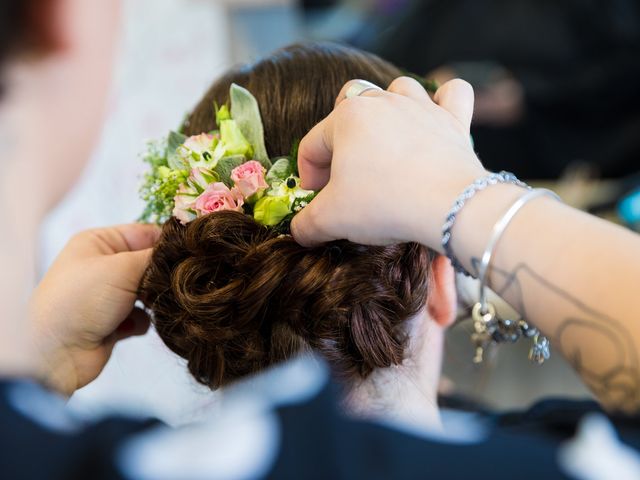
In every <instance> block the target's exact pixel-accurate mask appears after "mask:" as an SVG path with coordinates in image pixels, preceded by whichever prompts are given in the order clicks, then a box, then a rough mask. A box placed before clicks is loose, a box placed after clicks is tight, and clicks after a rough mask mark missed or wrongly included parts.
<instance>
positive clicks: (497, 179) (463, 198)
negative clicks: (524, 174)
mask: <svg viewBox="0 0 640 480" xmlns="http://www.w3.org/2000/svg"><path fill="white" fill-rule="evenodd" d="M498 183H509V184H513V185H517V186H519V187H523V188H527V189H531V187H529V186H528V185H527V184H526V183H524V182H521V181H520V180H518V179H517V178H516V176H515V175H514V174H512V173H509V172H505V171H502V172H498V173H491V174H489V175H486V176H484V177H481V178H479V179H477V180H476V181H475V182H473V183H472V184H471V185H469V186H468V187H467V188H465V189H464V191H463V192H462V193H461V194H460V195H459V196H458V198H456V201H455V202H454V203H453V206H452V207H451V210H450V211H449V213H448V215H447V219H446V221H445V223H444V225H443V226H442V248H443V250H444V253H445V255H446V256H447V257H448V258H449V260H451V265H452V266H453V268H454V269H455V271H456V272H458V273H463V274H464V275H466V276H469V277H470V276H471V274H470V273H469V272H468V271H467V270H466V269H465V268H464V267H463V266H462V264H461V263H460V261H458V259H457V258H456V256H455V255H454V253H453V249H452V247H451V231H452V229H453V226H454V225H455V222H456V218H457V215H458V213H459V212H460V210H462V208H463V207H464V206H465V204H466V202H467V201H468V200H469V199H470V198H472V197H473V196H474V195H475V194H476V193H478V192H479V191H481V190H484V189H485V188H487V187H489V186H490V185H496V184H498Z"/></svg>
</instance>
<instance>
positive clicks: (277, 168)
mask: <svg viewBox="0 0 640 480" xmlns="http://www.w3.org/2000/svg"><path fill="white" fill-rule="evenodd" d="M291 175H293V162H292V161H291V160H290V159H288V158H286V157H283V158H279V159H278V160H276V161H275V163H274V164H273V166H272V167H271V168H270V169H269V171H268V173H267V177H266V178H267V183H268V184H269V185H271V184H272V183H274V182H277V181H281V182H284V181H285V180H286V179H287V178H289V177H290V176H291Z"/></svg>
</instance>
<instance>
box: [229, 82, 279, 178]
mask: <svg viewBox="0 0 640 480" xmlns="http://www.w3.org/2000/svg"><path fill="white" fill-rule="evenodd" d="M229 98H231V117H232V118H233V119H234V120H235V121H236V122H237V123H238V127H240V131H241V132H242V133H243V135H244V137H245V138H246V139H247V140H248V141H249V143H250V144H251V146H252V147H253V153H254V155H253V156H254V159H255V160H258V161H259V162H260V163H261V164H262V166H263V167H264V168H266V169H267V170H269V169H270V168H271V161H270V160H269V155H268V154H267V149H266V147H265V145H264V126H263V125H262V117H261V116H260V107H259V106H258V101H257V100H256V99H255V97H254V96H253V95H251V92H249V90H247V89H246V88H243V87H241V86H239V85H236V84H235V83H233V84H231V89H230V91H229Z"/></svg>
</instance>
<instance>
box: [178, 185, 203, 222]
mask: <svg viewBox="0 0 640 480" xmlns="http://www.w3.org/2000/svg"><path fill="white" fill-rule="evenodd" d="M196 198H197V195H195V194H194V193H193V192H192V191H191V190H190V189H188V188H187V187H186V186H185V185H182V186H181V187H180V189H179V190H178V193H177V194H176V196H175V199H174V200H175V207H174V209H173V216H174V217H176V218H177V219H178V220H180V223H182V224H183V225H186V224H187V223H189V222H191V221H192V220H195V218H196V214H195V203H196Z"/></svg>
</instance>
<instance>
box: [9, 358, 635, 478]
mask: <svg viewBox="0 0 640 480" xmlns="http://www.w3.org/2000/svg"><path fill="white" fill-rule="evenodd" d="M303 368H315V367H309V364H306V365H303ZM309 371H310V372H311V373H310V374H311V375H313V374H314V372H312V371H311V370H309ZM303 373H304V372H303ZM274 379H275V381H276V383H277V379H278V376H277V375H276V376H273V375H272V376H271V378H269V381H268V382H263V383H262V384H260V383H259V382H258V384H257V386H255V385H254V386H252V387H251V388H250V389H249V390H247V389H245V390H244V391H243V392H242V395H254V396H256V398H260V399H262V400H265V399H266V401H267V402H270V407H269V408H267V409H266V410H264V411H263V412H262V413H261V414H260V415H261V417H260V418H265V419H266V418H269V417H270V416H273V419H275V422H276V424H277V425H278V431H279V433H278V435H276V436H274V437H273V441H272V442H271V443H273V445H275V446H276V449H275V450H274V452H275V455H273V456H272V457H268V458H269V459H270V460H269V461H268V462H267V463H266V466H265V467H263V468H262V469H261V470H259V471H258V470H256V471H254V472H253V473H252V474H250V475H249V474H247V473H246V472H245V475H244V476H247V475H248V476H249V477H252V478H253V477H266V478H305V479H315V478H317V479H328V478H331V479H336V478H348V479H359V478H364V479H378V478H379V479H389V478H394V479H402V478H434V479H440V478H447V479H457V478H460V479H463V478H465V479H468V478H478V479H484V478H490V479H492V480H498V479H509V480H512V479H515V478H519V479H524V478H535V479H541V478H544V479H552V478H575V477H573V476H571V475H570V473H569V472H567V470H566V468H565V467H563V466H562V465H561V462H560V461H559V458H560V456H559V453H558V448H559V447H560V446H561V445H562V444H563V443H564V442H567V441H569V440H571V439H572V438H573V437H574V436H575V435H576V429H577V426H578V424H579V422H580V421H581V419H582V418H583V417H584V416H585V415H586V414H588V413H594V412H595V413H598V414H600V415H603V414H602V412H601V410H600V409H599V407H598V406H597V405H596V404H595V403H593V402H590V401H589V402H587V401H585V402H580V401H566V400H548V401H543V402H540V403H538V404H537V405H535V406H534V407H533V408H531V409H530V410H528V411H526V412H521V413H506V414H501V415H490V414H484V415H482V416H481V418H480V421H481V423H483V424H485V426H486V432H485V433H484V434H483V435H482V437H481V438H476V439H467V440H464V441H456V440H447V439H438V438H436V437H430V436H429V435H418V434H411V433H407V432H406V431H405V432H403V431H400V430H398V429H394V428H390V427H386V426H383V425H382V424H376V423H370V422H364V421H358V420H353V419H350V418H347V417H346V416H345V415H343V414H342V413H341V411H340V409H339V407H338V403H337V389H336V387H335V386H333V385H332V384H331V383H330V382H326V381H325V382H323V384H322V385H320V388H318V389H316V390H313V388H309V389H306V390H307V392H306V393H305V394H301V392H300V388H298V389H297V393H296V394H295V395H292V396H291V397H290V398H288V399H286V400H283V398H284V397H286V389H287V387H286V386H283V388H282V389H281V390H278V389H275V390H278V393H277V395H276V396H278V397H279V400H277V401H275V400H273V398H275V397H274V394H273V391H274ZM21 391H22V392H21ZM16 392H17V393H16ZM20 392H21V393H20ZM247 392H249V393H247ZM270 392H271V393H270ZM283 392H284V393H283ZM293 397H297V399H295V400H294V399H293ZM270 399H271V400H270ZM234 404H235V405H236V406H237V404H238V402H235V401H234ZM43 406H46V407H47V411H46V413H47V416H48V417H50V418H49V420H42V419H40V420H38V415H32V413H34V412H35V411H37V410H38V409H41V408H42V407H43ZM236 416H237V408H236ZM252 416H253V417H252ZM246 417H247V418H250V417H251V418H255V419H256V420H255V421H254V423H255V424H256V425H258V424H259V423H260V421H259V418H258V417H257V416H256V411H253V412H250V411H249V410H247V415H246ZM237 418H240V417H237ZM602 418H603V419H604V417H602ZM52 419H53V420H52ZM240 420H241V419H240ZM610 421H611V422H612V424H613V425H615V428H616V429H617V432H618V434H619V435H620V439H621V441H622V442H623V443H624V444H626V445H627V446H630V447H632V448H633V449H635V450H636V453H637V452H640V421H639V419H638V418H622V417H620V418H611V419H610ZM240 423H242V422H241V421H240ZM240 423H237V425H240ZM0 425H1V427H0V476H1V477H2V478H6V479H20V478H34V479H69V478H83V479H100V478H138V477H139V476H140V471H141V470H140V468H136V467H135V465H136V462H137V463H138V466H140V462H142V463H144V462H153V461H154V460H153V459H154V458H158V459H160V458H165V459H166V457H162V456H163V455H165V456H166V455H167V452H169V453H170V454H173V455H176V457H177V458H176V462H174V463H175V465H173V467H168V468H184V469H185V470H184V471H182V470H179V471H181V472H182V473H183V474H181V475H178V477H179V478H190V474H189V471H188V469H189V468H190V466H192V465H193V464H199V463H201V460H202V459H200V458H199V457H198V455H199V452H198V451H197V450H198V449H197V448H196V449H194V450H193V452H192V453H188V454H186V455H185V452H184V451H181V450H180V449H177V448H175V446H174V447H170V448H168V449H167V448H166V447H161V448H159V450H158V452H156V454H157V455H158V456H156V457H154V456H153V454H151V455H150V454H149V452H148V451H147V453H146V454H142V455H138V457H137V458H138V460H135V458H134V461H131V459H129V461H123V452H126V451H128V450H135V448H134V447H133V446H132V445H133V444H131V443H129V444H128V443H126V442H128V441H130V440H132V439H133V440H135V439H136V438H138V436H139V435H140V434H141V432H147V435H148V436H149V439H147V440H146V443H145V442H142V443H145V444H146V445H147V447H149V446H151V452H152V453H153V445H154V442H155V443H157V444H158V445H159V446H161V445H165V446H166V444H167V441H170V440H171V439H172V437H173V436H176V437H177V436H178V435H181V437H180V439H179V440H180V441H181V442H182V443H186V442H188V441H189V437H190V436H193V437H194V439H196V440H197V441H198V442H199V448H200V449H201V450H202V451H204V452H206V451H207V448H208V447H207V445H208V441H207V439H206V438H203V437H202V435H201V434H202V428H203V427H202V426H200V427H198V428H199V429H200V430H194V431H191V430H190V429H192V428H194V427H185V428H184V429H177V430H170V429H168V428H167V427H160V424H159V422H155V421H151V420H143V419H126V418H111V419H108V420H104V421H101V422H98V423H89V424H84V425H80V424H78V423H77V422H74V421H72V420H70V418H69V417H68V416H67V415H66V414H65V413H64V411H63V405H61V404H57V401H56V400H55V399H53V398H51V396H50V395H49V394H48V393H46V392H44V391H42V390H40V391H38V387H36V386H35V385H33V384H28V383H20V382H5V383H2V384H1V386H0ZM233 425H236V424H234V423H233V422H232V426H231V428H230V427H229V426H228V425H227V426H225V425H224V424H223V423H222V424H221V423H220V422H216V421H212V422H211V423H210V424H208V425H206V426H205V427H204V428H206V429H209V431H214V430H215V429H216V428H219V429H228V434H229V436H228V437H225V436H224V435H226V433H225V434H224V435H223V439H226V442H227V444H228V446H230V447H231V446H232V445H231V444H232V443H233V438H234V437H233V434H234V427H233ZM238 428H239V427H238ZM154 431H159V432H162V433H161V434H158V436H157V438H156V437H154V436H153V432H154ZM205 431H206V430H205ZM258 431H259V430H256V432H258ZM198 432H199V433H198ZM149 434H151V435H149ZM227 438H228V439H227ZM612 441H614V442H617V444H619V446H620V448H622V449H627V450H628V447H625V446H624V445H623V444H622V443H619V442H618V440H617V439H615V437H612ZM169 445H170V444H169ZM211 448H212V449H213V448H216V449H219V448H220V445H219V444H217V443H215V442H213V443H211ZM602 448H603V451H607V450H606V449H605V445H602ZM216 453H217V454H220V452H219V451H217V452H216ZM223 453H224V452H223ZM254 454H255V449H249V450H248V451H247V452H246V461H247V462H250V460H251V457H252V455H254ZM190 455H193V458H192V457H191V456H190ZM134 457H136V455H134ZM222 458H226V457H224V455H222ZM638 458H640V456H638ZM194 460H197V461H194ZM612 461H615V459H612ZM181 464H182V465H183V466H184V467H180V465H181ZM132 465H133V466H132ZM221 467H222V465H221ZM208 468H210V470H208V471H210V475H209V476H210V477H212V478H218V475H219V474H220V471H223V472H226V474H223V477H229V476H231V477H233V478H237V476H233V475H229V468H224V469H222V470H216V466H215V465H211V466H210V467H208ZM612 468H613V467H612ZM142 471H144V468H142ZM171 472H172V471H171V470H168V471H165V472H163V476H164V477H165V478H174V476H173V475H172V473H171ZM142 476H143V477H144V475H142ZM241 477H242V475H241ZM145 478H154V476H147V477H145ZM155 478H157V476H155ZM175 478H177V477H175Z"/></svg>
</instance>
